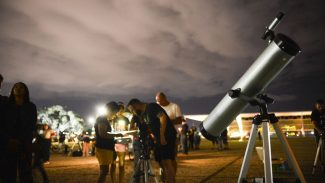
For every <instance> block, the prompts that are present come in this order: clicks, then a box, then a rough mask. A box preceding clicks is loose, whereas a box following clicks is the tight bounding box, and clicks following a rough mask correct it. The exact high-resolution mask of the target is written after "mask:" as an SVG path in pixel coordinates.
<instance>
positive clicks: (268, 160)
mask: <svg viewBox="0 0 325 183" xmlns="http://www.w3.org/2000/svg"><path fill="white" fill-rule="evenodd" d="M262 127H263V155H264V176H265V182H266V183H272V182H273V172H272V154H271V140H270V129H269V123H268V122H263V123H262Z"/></svg>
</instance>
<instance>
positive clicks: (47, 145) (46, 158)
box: [44, 139, 51, 162]
mask: <svg viewBox="0 0 325 183" xmlns="http://www.w3.org/2000/svg"><path fill="white" fill-rule="evenodd" d="M44 147H45V148H44V162H49V161H50V148H51V140H48V139H45V140H44Z"/></svg>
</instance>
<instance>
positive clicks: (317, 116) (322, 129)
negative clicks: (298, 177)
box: [311, 100, 325, 173]
mask: <svg viewBox="0 0 325 183" xmlns="http://www.w3.org/2000/svg"><path fill="white" fill-rule="evenodd" d="M311 121H312V123H313V124H314V127H315V129H314V134H315V137H316V144H317V146H318V143H319V139H320V138H322V142H323V143H322V146H321V147H322V148H321V155H320V160H321V164H322V171H323V173H325V147H324V145H325V143H324V141H325V138H324V136H325V110H324V101H323V100H317V101H316V104H315V108H314V110H313V111H312V113H311Z"/></svg>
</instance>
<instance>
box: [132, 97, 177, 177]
mask: <svg viewBox="0 0 325 183" xmlns="http://www.w3.org/2000/svg"><path fill="white" fill-rule="evenodd" d="M127 106H128V109H129V111H130V112H132V113H133V114H134V115H137V116H140V118H141V119H142V120H143V122H145V123H146V124H148V127H149V132H150V134H151V137H152V138H154V142H155V144H154V153H155V159H156V161H157V162H159V164H160V166H161V168H162V169H163V174H164V177H166V180H165V181H167V182H168V183H174V182H175V176H176V167H175V166H174V165H175V164H176V163H175V161H176V149H175V145H176V133H177V132H176V130H175V128H174V126H173V123H172V121H171V120H170V118H169V117H168V115H167V113H166V111H165V110H164V109H163V108H162V107H160V105H158V104H157V103H148V104H147V103H143V102H141V101H140V100H138V99H132V100H130V102H129V103H128V105H127Z"/></svg>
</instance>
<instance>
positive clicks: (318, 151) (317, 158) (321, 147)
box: [312, 136, 325, 175]
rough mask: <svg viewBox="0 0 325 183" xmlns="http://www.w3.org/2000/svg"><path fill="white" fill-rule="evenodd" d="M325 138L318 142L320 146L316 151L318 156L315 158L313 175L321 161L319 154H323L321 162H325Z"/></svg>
mask: <svg viewBox="0 0 325 183" xmlns="http://www.w3.org/2000/svg"><path fill="white" fill-rule="evenodd" d="M323 138H324V137H323V136H321V137H320V138H319V142H318V146H317V151H316V156H315V161H314V166H313V171H312V175H314V174H315V170H316V166H317V162H318V160H319V153H320V152H322V155H321V160H322V161H324V158H325V157H324V155H323V154H324V152H323V151H324V144H323V140H324V139H323Z"/></svg>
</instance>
